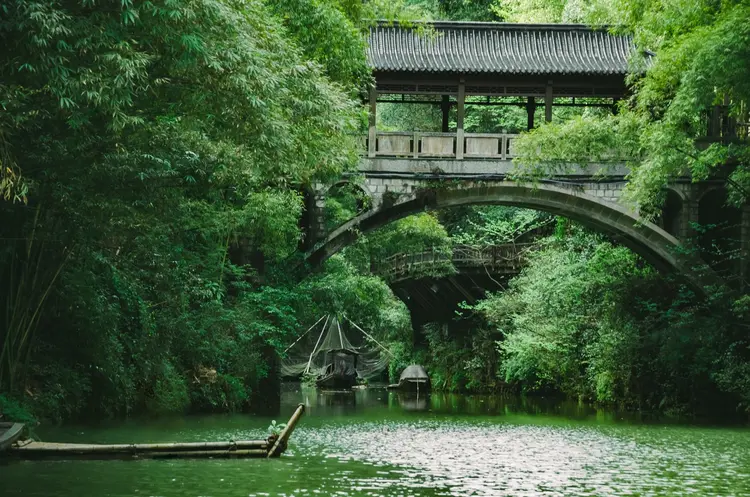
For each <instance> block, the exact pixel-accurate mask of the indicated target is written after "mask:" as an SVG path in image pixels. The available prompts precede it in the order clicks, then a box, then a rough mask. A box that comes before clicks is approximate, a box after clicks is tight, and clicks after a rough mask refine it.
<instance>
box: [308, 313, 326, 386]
mask: <svg viewBox="0 0 750 497" xmlns="http://www.w3.org/2000/svg"><path fill="white" fill-rule="evenodd" d="M330 317H331V316H330V314H327V315H326V322H325V323H324V324H323V329H322V330H321V331H320V335H319V336H318V341H317V342H315V347H313V351H312V353H311V354H310V358H309V359H308V360H307V367H306V368H305V374H307V373H308V372H309V371H310V364H311V363H312V358H313V356H314V355H315V351H316V350H318V345H319V344H320V339H321V338H323V333H325V332H326V326H328V318H330Z"/></svg>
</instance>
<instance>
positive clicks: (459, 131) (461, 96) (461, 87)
mask: <svg viewBox="0 0 750 497" xmlns="http://www.w3.org/2000/svg"><path fill="white" fill-rule="evenodd" d="M465 101H466V83H465V82H464V80H463V79H461V80H460V81H459V83H458V98H457V111H458V112H457V114H458V115H457V117H456V159H463V158H464V103H465Z"/></svg>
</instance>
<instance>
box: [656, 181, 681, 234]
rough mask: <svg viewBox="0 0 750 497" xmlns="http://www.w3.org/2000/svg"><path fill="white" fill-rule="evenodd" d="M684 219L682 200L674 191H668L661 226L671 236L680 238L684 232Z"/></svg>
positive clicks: (660, 220)
mask: <svg viewBox="0 0 750 497" xmlns="http://www.w3.org/2000/svg"><path fill="white" fill-rule="evenodd" d="M682 218H683V202H682V198H681V197H680V195H679V194H678V193H677V192H675V191H674V190H667V192H666V199H665V200H664V205H663V207H662V212H661V216H660V219H659V226H660V227H661V228H662V229H663V230H664V231H666V232H667V233H669V234H670V235H672V236H674V237H679V236H680V234H681V233H680V232H681V231H682V229H681V228H682Z"/></svg>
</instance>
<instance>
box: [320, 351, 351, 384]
mask: <svg viewBox="0 0 750 497" xmlns="http://www.w3.org/2000/svg"><path fill="white" fill-rule="evenodd" d="M357 356H358V354H357V351H355V350H352V349H345V348H342V349H335V350H330V351H328V352H326V355H325V360H326V363H327V366H326V368H325V371H324V372H323V374H321V375H320V376H318V378H317V379H316V380H315V385H316V386H317V387H318V388H321V389H325V390H348V389H351V388H352V387H353V386H354V385H356V384H357Z"/></svg>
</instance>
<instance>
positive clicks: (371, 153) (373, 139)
mask: <svg viewBox="0 0 750 497" xmlns="http://www.w3.org/2000/svg"><path fill="white" fill-rule="evenodd" d="M377 109H378V90H377V89H376V88H375V85H373V86H371V87H370V129H369V134H368V141H367V156H368V157H375V153H376V151H377V139H378V131H377V129H376V122H377V121H376V120H377Z"/></svg>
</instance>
